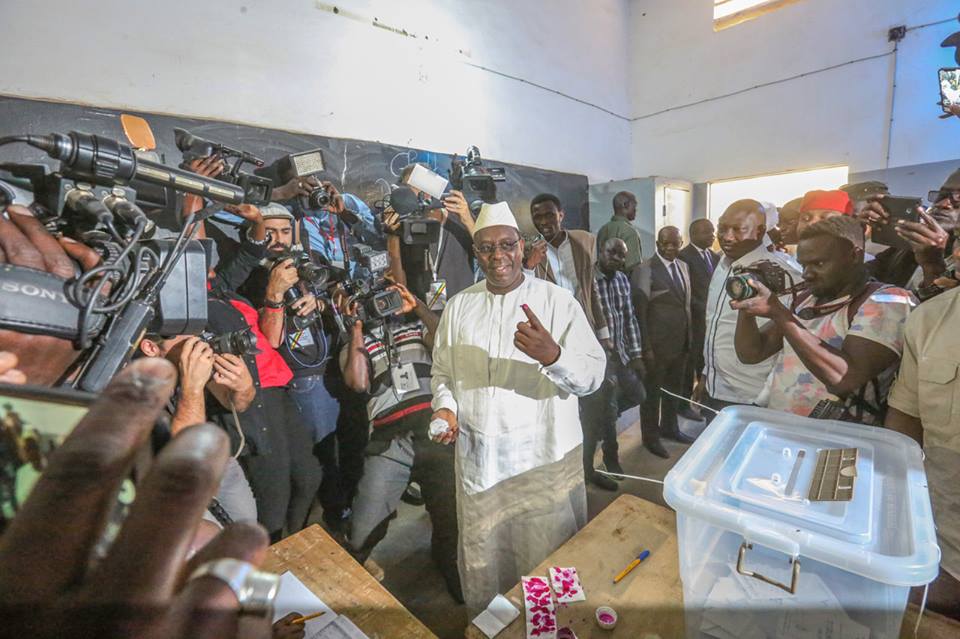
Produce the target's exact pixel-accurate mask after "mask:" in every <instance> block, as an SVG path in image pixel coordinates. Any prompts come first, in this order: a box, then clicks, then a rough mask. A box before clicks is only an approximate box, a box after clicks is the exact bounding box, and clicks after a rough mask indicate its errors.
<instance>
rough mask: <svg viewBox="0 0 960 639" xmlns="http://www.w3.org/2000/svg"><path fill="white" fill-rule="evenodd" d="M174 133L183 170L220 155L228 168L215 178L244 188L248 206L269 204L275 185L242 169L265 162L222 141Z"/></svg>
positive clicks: (182, 130)
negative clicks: (248, 164) (201, 160)
mask: <svg viewBox="0 0 960 639" xmlns="http://www.w3.org/2000/svg"><path fill="white" fill-rule="evenodd" d="M173 134H174V141H175V142H176V145H177V148H178V149H180V151H181V153H183V162H182V163H181V164H180V168H184V169H186V168H189V164H190V163H191V162H193V161H194V160H198V159H201V158H206V157H210V156H217V157H219V158H220V159H222V160H223V162H224V164H225V167H224V171H223V173H221V174H220V175H218V176H217V178H216V179H218V180H220V181H221V182H227V183H229V184H233V185H235V186H239V187H240V188H241V189H243V201H244V202H245V203H247V204H253V205H255V206H265V205H267V204H269V203H270V196H271V194H272V192H273V182H272V181H271V180H269V179H267V178H265V177H261V176H259V175H254V174H253V173H245V172H243V171H241V170H240V169H241V167H243V165H244V164H247V163H250V164H253V165H254V166H257V167H261V166H263V160H261V159H260V158H258V157H256V156H254V155H253V154H252V153H248V152H246V151H240V150H239V149H234V148H231V147H229V146H226V145H225V144H220V143H219V142H211V141H210V140H205V139H203V138H201V137H198V136H196V135H193V134H192V133H190V132H189V131H187V130H186V129H174V130H173ZM231 158H233V159H234V162H233V165H232V166H231V165H230V159H231Z"/></svg>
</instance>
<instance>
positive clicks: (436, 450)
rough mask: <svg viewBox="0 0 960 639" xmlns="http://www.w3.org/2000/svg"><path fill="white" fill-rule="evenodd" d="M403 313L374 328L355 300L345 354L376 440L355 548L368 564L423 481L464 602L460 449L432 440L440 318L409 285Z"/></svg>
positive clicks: (436, 544) (434, 541)
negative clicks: (413, 485) (410, 488)
mask: <svg viewBox="0 0 960 639" xmlns="http://www.w3.org/2000/svg"><path fill="white" fill-rule="evenodd" d="M393 288H395V289H396V290H397V291H398V292H399V293H400V295H401V297H402V299H403V308H402V309H401V311H399V312H398V313H397V315H394V316H391V317H386V318H383V319H382V320H380V321H377V322H372V321H368V322H367V323H366V324H365V323H364V322H362V321H361V320H360V319H359V318H357V317H356V307H355V303H354V305H352V306H351V307H349V308H345V309H344V315H346V316H348V317H353V318H355V320H354V323H353V325H352V327H351V329H350V341H349V343H348V344H347V345H346V346H344V348H343V350H342V351H341V353H340V367H341V369H342V370H343V376H344V381H345V382H346V384H347V386H348V387H349V388H350V389H351V390H353V391H355V392H358V393H364V394H365V395H366V398H367V416H368V418H369V423H370V443H369V444H368V445H367V450H366V459H365V461H364V466H363V477H362V478H361V480H360V485H359V486H358V487H357V496H356V498H355V499H354V501H353V518H352V521H351V530H350V538H349V545H350V548H351V550H352V552H353V554H354V556H355V557H356V558H357V559H358V561H360V563H363V562H364V561H365V560H366V559H367V557H368V556H369V555H370V552H371V551H372V550H373V548H374V546H376V545H377V543H378V542H379V541H380V540H381V539H383V538H384V537H385V536H386V534H387V527H388V526H389V523H390V519H392V518H393V515H394V513H395V512H396V509H397V506H399V505H400V497H401V496H402V495H403V492H404V490H406V487H407V484H408V483H409V482H410V481H411V480H413V481H416V482H417V483H418V484H420V488H421V491H422V492H423V499H424V502H425V505H426V508H427V513H429V515H430V522H431V525H432V527H433V532H432V537H431V552H432V555H433V560H434V562H436V564H437V567H438V568H439V569H440V572H441V574H442V575H443V578H444V580H445V581H446V583H447V589H448V590H449V591H450V594H451V595H452V596H453V597H454V599H456V600H457V601H463V594H462V592H461V589H460V578H459V574H458V571H457V507H456V503H457V501H456V484H455V482H454V448H453V447H452V446H445V445H444V444H440V443H437V442H434V441H432V440H431V439H430V437H429V434H428V428H429V425H430V416H431V414H432V413H433V411H432V409H431V407H430V403H431V401H432V400H433V393H432V391H431V390H430V369H431V367H432V365H433V359H432V358H431V354H430V349H431V348H432V347H433V335H434V333H435V332H436V329H437V324H438V323H439V318H438V317H437V316H436V315H435V314H434V313H433V312H432V311H430V309H428V308H427V306H426V304H424V302H422V301H421V300H419V299H417V298H416V297H414V296H413V294H411V293H410V291H408V290H407V288H406V287H404V286H403V285H401V284H395V285H394V286H393Z"/></svg>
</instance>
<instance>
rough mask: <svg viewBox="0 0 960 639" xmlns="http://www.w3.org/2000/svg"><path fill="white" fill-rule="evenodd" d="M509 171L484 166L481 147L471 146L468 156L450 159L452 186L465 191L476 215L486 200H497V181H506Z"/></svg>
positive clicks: (464, 194) (490, 202) (487, 201)
mask: <svg viewBox="0 0 960 639" xmlns="http://www.w3.org/2000/svg"><path fill="white" fill-rule="evenodd" d="M506 179H507V171H506V169H504V168H503V167H488V166H484V164H483V159H482V158H481V157H480V149H478V148H477V147H475V146H471V147H470V148H469V149H467V154H466V157H465V158H463V159H460V158H459V157H457V156H453V159H452V160H451V161H450V186H451V187H452V188H454V189H456V190H457V191H460V192H461V193H463V197H464V198H466V200H467V204H468V205H469V206H470V211H471V212H472V213H473V216H474V217H476V216H477V215H478V214H479V213H480V207H481V206H483V204H484V202H486V203H488V204H493V203H495V202H496V201H497V182H505V181H506Z"/></svg>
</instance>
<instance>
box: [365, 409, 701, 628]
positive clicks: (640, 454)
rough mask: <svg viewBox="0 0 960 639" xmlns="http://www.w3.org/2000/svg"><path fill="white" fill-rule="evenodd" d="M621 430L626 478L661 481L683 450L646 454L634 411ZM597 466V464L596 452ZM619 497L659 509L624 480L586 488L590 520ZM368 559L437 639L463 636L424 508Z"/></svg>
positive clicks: (652, 493)
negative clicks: (608, 487) (615, 486)
mask: <svg viewBox="0 0 960 639" xmlns="http://www.w3.org/2000/svg"><path fill="white" fill-rule="evenodd" d="M702 427H703V425H702V423H696V422H688V421H682V423H681V428H682V430H683V431H684V432H686V433H688V434H690V435H696V434H697V433H698V432H699V430H700V429H702ZM619 428H620V429H621V433H620V437H619V441H620V463H621V465H622V466H623V469H624V472H626V473H629V474H633V475H639V476H644V477H650V478H653V479H663V477H664V475H666V473H667V471H668V470H670V468H671V467H672V465H673V463H674V462H676V460H677V459H678V458H679V457H680V456H681V455H682V454H683V452H684V450H685V449H686V446H684V445H682V444H678V443H676V442H672V441H665V442H664V444H665V445H666V447H667V450H669V451H670V455H671V458H670V459H660V458H659V457H655V456H654V455H652V454H651V453H649V452H648V451H647V450H646V449H645V448H644V447H643V446H642V444H641V441H640V424H639V421H638V419H637V410H636V409H634V410H632V411H628V412H627V413H625V414H624V415H623V416H622V417H621V419H620V424H619ZM597 463H598V464H599V463H600V461H599V452H598V459H597ZM621 492H624V493H629V494H632V495H637V496H638V497H642V498H643V499H648V500H650V501H653V502H656V503H658V504H663V497H662V489H661V486H660V485H659V484H656V483H650V482H641V481H635V480H629V479H628V480H625V481H622V482H620V491H619V492H608V491H605V490H601V489H599V488H596V487H595V486H592V485H590V484H588V485H587V503H588V510H589V515H590V517H591V518H592V517H594V516H595V515H596V514H597V513H599V512H600V511H601V510H603V509H604V508H605V507H606V506H607V505H608V504H610V503H611V502H612V501H613V500H614V499H616V498H617V496H618V495H619V494H620V493H621ZM371 558H372V559H373V560H374V561H376V562H377V563H378V564H380V566H381V567H382V568H383V570H384V573H385V575H386V576H385V578H384V580H383V585H384V586H385V587H386V588H387V589H388V590H389V591H390V592H392V593H393V594H394V596H395V597H397V599H399V600H400V601H401V602H403V604H404V605H405V606H406V607H407V608H408V609H409V610H410V611H411V612H412V613H413V614H414V615H416V616H417V617H418V618H419V619H420V620H421V621H423V623H424V624H426V625H427V626H428V627H429V628H430V629H431V630H433V632H434V633H435V634H436V635H437V636H438V637H440V638H441V639H448V638H449V639H454V638H459V637H463V631H464V628H465V627H466V625H467V618H466V612H465V610H464V608H463V606H460V605H458V604H456V603H455V602H454V601H453V599H452V598H451V597H450V595H449V594H447V590H446V588H445V587H444V583H443V579H442V578H441V577H440V573H439V572H438V571H437V570H436V568H434V565H433V563H432V561H431V559H430V520H429V519H428V518H427V513H426V511H425V510H424V509H423V508H422V507H414V506H409V505H407V504H401V506H400V510H399V513H398V517H397V519H395V520H394V521H393V522H392V523H391V524H390V531H389V533H388V534H387V537H386V539H384V540H383V541H382V542H381V543H380V544H379V545H378V546H377V548H376V549H375V550H374V552H373V554H372V556H371Z"/></svg>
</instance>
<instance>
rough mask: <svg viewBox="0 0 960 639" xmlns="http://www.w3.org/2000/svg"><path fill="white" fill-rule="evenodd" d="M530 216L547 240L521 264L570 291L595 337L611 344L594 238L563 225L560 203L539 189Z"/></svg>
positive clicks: (532, 201)
mask: <svg viewBox="0 0 960 639" xmlns="http://www.w3.org/2000/svg"><path fill="white" fill-rule="evenodd" d="M530 217H531V218H533V225H534V226H535V227H536V228H537V231H538V232H539V233H540V235H542V236H543V238H544V239H545V240H546V242H543V243H541V244H540V245H539V246H535V247H534V248H533V250H532V251H531V253H530V255H529V256H528V257H527V258H526V263H525V264H524V266H526V268H528V269H532V270H533V272H534V274H535V275H536V277H537V278H538V279H541V280H547V281H548V282H553V283H554V284H556V285H557V286H560V287H561V288H565V289H567V290H568V291H570V292H571V293H573V296H574V297H575V298H576V299H577V301H578V302H580V306H582V307H583V312H584V313H586V315H587V321H588V322H590V327H591V328H592V329H593V331H594V333H596V335H597V339H598V340H600V343H601V344H602V345H604V346H610V344H609V339H610V331H609V330H608V329H607V320H606V317H605V316H604V314H603V307H602V306H601V304H600V300H599V298H598V293H597V285H596V282H595V281H594V263H595V250H596V244H597V242H596V238H594V236H593V233H590V232H589V231H581V230H577V229H565V228H563V206H562V205H561V204H560V198H558V197H557V196H556V195H553V194H552V193H541V194H540V195H538V196H536V197H535V198H533V199H532V200H531V201H530Z"/></svg>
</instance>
